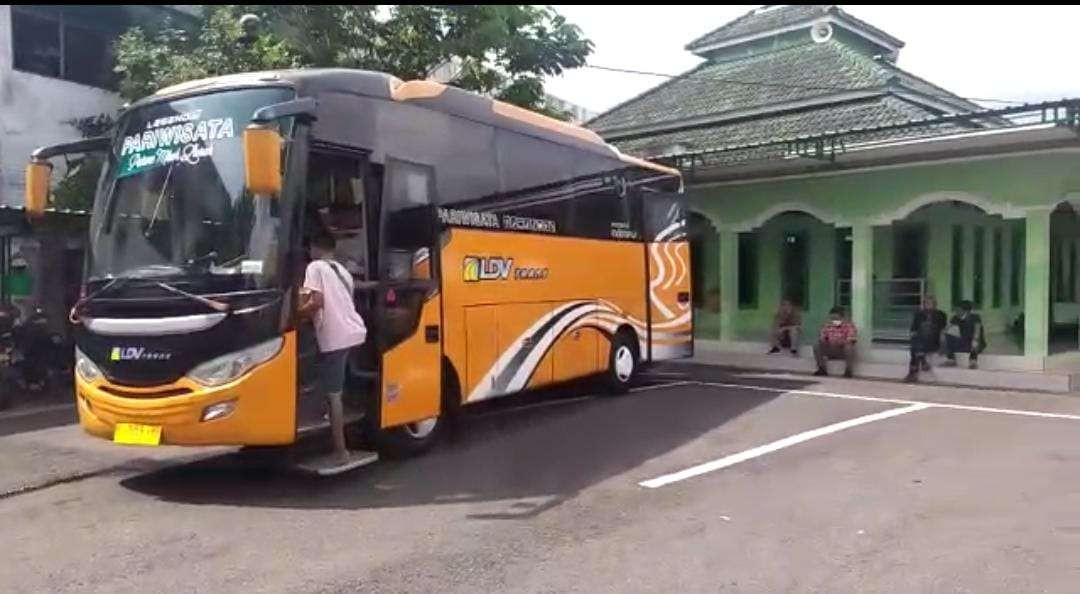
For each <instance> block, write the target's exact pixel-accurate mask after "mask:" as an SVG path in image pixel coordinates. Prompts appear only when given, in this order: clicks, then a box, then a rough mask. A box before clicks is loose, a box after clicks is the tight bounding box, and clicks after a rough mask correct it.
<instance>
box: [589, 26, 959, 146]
mask: <svg viewBox="0 0 1080 594" xmlns="http://www.w3.org/2000/svg"><path fill="white" fill-rule="evenodd" d="M890 82H894V83H898V84H900V85H904V86H908V87H909V88H912V89H913V90H918V91H920V92H922V93H924V94H929V95H936V96H940V97H941V98H942V99H948V101H949V102H956V101H963V100H962V99H960V98H959V97H957V96H955V95H953V94H951V93H949V92H948V91H945V90H944V89H941V88H940V87H936V86H934V85H931V84H929V83H927V82H926V81H923V80H922V79H919V78H918V77H915V76H913V75H910V74H908V73H906V72H904V71H902V70H900V69H899V68H897V67H896V66H894V65H892V64H889V63H888V62H885V61H879V60H874V59H873V58H871V57H869V56H866V55H865V54H862V53H860V52H858V51H856V50H854V49H852V48H850V47H849V46H847V45H845V44H843V43H842V42H839V41H836V40H832V41H828V42H826V43H814V42H813V41H810V40H809V39H808V40H807V42H806V43H800V44H797V45H792V46H788V47H786V48H782V49H779V50H775V51H771V52H767V53H761V54H756V55H753V56H749V57H744V58H741V59H732V60H727V61H722V62H712V61H710V62H705V63H703V64H701V65H700V66H698V67H697V68H694V69H693V70H691V71H689V72H687V73H685V74H682V75H680V76H678V77H676V78H673V79H671V80H670V81H667V82H665V83H664V84H662V85H660V86H658V87H656V88H654V89H652V90H650V91H647V92H645V93H643V94H642V95H639V96H637V97H635V98H633V99H631V100H629V101H627V102H625V103H623V104H622V105H619V106H616V107H615V108H613V109H611V110H610V111H608V112H606V113H604V114H601V115H600V116H598V117H596V118H594V119H593V120H591V121H590V122H589V123H588V127H589V128H592V129H593V130H596V131H597V132H598V133H600V134H601V135H602V136H605V137H610V138H618V137H620V136H622V135H623V134H624V132H623V130H625V129H626V128H632V127H634V126H641V125H645V124H648V125H657V124H660V123H663V122H672V123H675V122H677V121H679V120H686V119H689V118H699V117H705V116H710V115H718V114H723V113H724V112H731V111H737V110H745V109H750V108H760V107H763V106H769V105H774V104H784V103H790V102H792V101H800V100H806V99H811V98H815V97H825V96H828V95H835V94H837V93H843V92H845V91H860V90H861V91H872V90H881V89H883V88H884V87H885V85H886V84H887V83H890ZM968 105H970V108H977V106H974V105H973V104H968Z"/></svg>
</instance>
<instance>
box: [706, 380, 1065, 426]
mask: <svg viewBox="0 0 1080 594" xmlns="http://www.w3.org/2000/svg"><path fill="white" fill-rule="evenodd" d="M696 383H697V384H698V385H700V386H712V387H715V388H735V389H739V390H757V391H759V392H773V393H776V394H794V395H796V396H820V397H822V398H841V399H844V400H862V401H865V402H883V403H887V404H925V405H927V406H929V407H933V408H946V409H952V410H966V411H971V412H985V413H997V414H1002V415H1016V416H1021V417H1039V418H1043V419H1068V420H1071V421H1080V415H1070V414H1066V413H1049V412H1041V411H1037V410H1020V409H1016V408H994V407H990V406H975V405H971V404H952V403H949V402H927V401H924V400H903V399H899V398H879V397H876V396H857V395H855V394H839V393H836V392H817V391H813V390H789V389H786V388H771V387H768V386H754V385H750V384H725V383H720V382H696Z"/></svg>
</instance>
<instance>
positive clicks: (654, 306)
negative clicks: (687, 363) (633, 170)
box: [642, 191, 694, 361]
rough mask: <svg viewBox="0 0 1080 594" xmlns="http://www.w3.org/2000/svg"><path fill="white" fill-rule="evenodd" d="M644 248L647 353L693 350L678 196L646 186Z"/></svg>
mask: <svg viewBox="0 0 1080 594" xmlns="http://www.w3.org/2000/svg"><path fill="white" fill-rule="evenodd" d="M642 202H643V206H644V211H645V241H646V243H645V249H646V251H647V257H646V262H647V263H648V278H649V282H648V297H649V359H650V360H652V361H662V360H665V359H676V358H680V357H689V356H690V355H692V354H693V348H694V341H693V333H692V316H693V310H692V308H691V306H690V291H691V287H690V277H691V274H690V243H689V241H688V239H687V235H686V218H685V215H684V212H683V207H682V196H681V195H679V194H675V193H665V192H652V191H645V192H643V194H642Z"/></svg>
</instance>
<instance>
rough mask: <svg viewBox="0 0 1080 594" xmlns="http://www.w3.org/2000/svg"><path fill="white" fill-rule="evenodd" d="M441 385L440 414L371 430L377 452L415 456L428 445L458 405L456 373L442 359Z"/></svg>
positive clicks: (449, 422) (448, 422)
mask: <svg viewBox="0 0 1080 594" xmlns="http://www.w3.org/2000/svg"><path fill="white" fill-rule="evenodd" d="M443 384H444V385H443V388H442V396H441V398H442V403H441V404H442V410H441V414H439V415H437V416H434V417H432V418H430V419H426V420H423V421H418V422H416V423H407V424H405V425H402V426H400V427H391V428H390V429H383V430H381V431H377V432H376V433H375V435H376V439H375V447H376V449H377V450H378V451H379V454H380V455H382V456H385V457H387V458H409V457H412V456H418V455H420V454H423V453H424V452H426V451H428V450H430V449H431V447H432V446H434V445H435V442H437V441H438V440H439V439H440V438H441V437H442V435H443V434H444V433H446V432H447V431H448V430H450V425H452V424H453V423H452V421H453V420H454V417H455V416H456V415H455V413H456V411H457V409H458V407H459V405H460V399H461V388H460V384H459V383H458V379H457V373H456V372H455V370H454V368H453V366H452V365H450V363H449V361H447V360H445V359H444V360H443Z"/></svg>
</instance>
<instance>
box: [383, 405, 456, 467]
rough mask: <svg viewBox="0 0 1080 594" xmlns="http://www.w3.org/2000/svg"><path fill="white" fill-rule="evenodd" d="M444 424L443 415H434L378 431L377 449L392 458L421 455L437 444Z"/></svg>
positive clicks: (384, 455)
mask: <svg viewBox="0 0 1080 594" xmlns="http://www.w3.org/2000/svg"><path fill="white" fill-rule="evenodd" d="M444 424H445V423H443V419H442V417H441V416H434V417H431V418H430V419H425V420H423V421H417V422H415V423H406V424H405V425H401V426H399V427H391V428H389V429H383V430H381V431H379V432H378V433H377V437H376V438H375V449H377V450H378V452H379V455H381V456H383V457H386V458H391V459H400V458H411V457H413V456H419V455H420V454H423V453H424V452H426V451H428V450H430V449H431V447H432V446H433V445H435V442H436V441H438V439H439V436H440V435H441V434H442V429H443V425H444Z"/></svg>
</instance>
